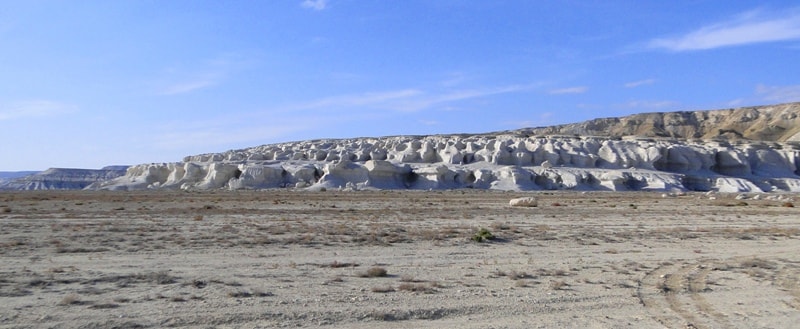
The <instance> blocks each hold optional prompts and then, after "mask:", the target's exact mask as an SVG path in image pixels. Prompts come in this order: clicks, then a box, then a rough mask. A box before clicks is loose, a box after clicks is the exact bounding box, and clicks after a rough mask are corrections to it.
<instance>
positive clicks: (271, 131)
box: [147, 115, 316, 155]
mask: <svg viewBox="0 0 800 329" xmlns="http://www.w3.org/2000/svg"><path fill="white" fill-rule="evenodd" d="M251 119H252V118H251V117H248V116H247V115H243V116H241V117H234V118H231V117H218V118H213V119H207V120H197V121H188V122H187V121H181V122H180V123H176V122H165V123H163V124H161V125H157V126H156V127H154V128H153V133H152V134H149V135H148V136H147V138H148V140H147V143H148V144H149V145H153V146H154V147H155V148H157V149H162V150H184V151H185V150H190V151H189V152H203V151H209V150H210V149H214V148H219V147H223V148H230V147H233V146H234V145H241V144H259V143H266V142H270V141H272V140H274V139H281V138H284V137H285V136H286V135H289V134H292V133H295V132H298V131H305V130H313V129H315V124H316V123H315V121H314V120H313V119H312V118H304V117H301V116H298V117H292V118H274V119H273V120H270V122H269V123H268V124H267V125H266V126H265V124H264V123H263V122H262V121H259V120H251ZM176 127H177V128H176ZM251 146H252V145H251ZM184 155H185V154H184Z"/></svg>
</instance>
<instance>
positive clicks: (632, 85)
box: [624, 79, 656, 88]
mask: <svg viewBox="0 0 800 329" xmlns="http://www.w3.org/2000/svg"><path fill="white" fill-rule="evenodd" d="M655 82H656V80H655V79H645V80H639V81H631V82H628V83H626V84H625V85H624V86H625V88H636V87H641V86H646V85H652V84H653V83H655Z"/></svg>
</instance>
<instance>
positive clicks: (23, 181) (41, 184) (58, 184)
mask: <svg viewBox="0 0 800 329" xmlns="http://www.w3.org/2000/svg"><path fill="white" fill-rule="evenodd" d="M126 170H127V166H110V167H105V168H103V169H69V168H50V169H47V170H45V171H42V172H37V173H34V174H31V175H27V176H23V177H18V178H14V179H10V180H8V181H5V182H3V183H0V190H79V189H83V188H86V187H87V186H89V185H91V184H92V183H96V182H101V181H107V180H110V179H114V178H117V177H120V176H123V175H125V172H126Z"/></svg>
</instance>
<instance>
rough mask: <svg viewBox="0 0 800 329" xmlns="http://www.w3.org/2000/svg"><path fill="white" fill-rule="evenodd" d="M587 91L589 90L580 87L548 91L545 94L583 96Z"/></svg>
mask: <svg viewBox="0 0 800 329" xmlns="http://www.w3.org/2000/svg"><path fill="white" fill-rule="evenodd" d="M588 90H589V88H587V87H583V86H581V87H570V88H561V89H554V90H551V91H548V92H547V93H548V94H551V95H565V94H583V93H585V92H586V91H588Z"/></svg>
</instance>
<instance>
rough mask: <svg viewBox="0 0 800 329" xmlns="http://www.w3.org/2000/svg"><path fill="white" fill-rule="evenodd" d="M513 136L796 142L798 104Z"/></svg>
mask: <svg viewBox="0 0 800 329" xmlns="http://www.w3.org/2000/svg"><path fill="white" fill-rule="evenodd" d="M516 132H517V133H521V134H526V135H580V136H606V137H619V136H642V137H668V138H678V139H706V140H709V139H717V140H758V141H775V142H786V141H795V142H800V103H788V104H779V105H770V106H759V107H744V108H737V109H726V110H713V111H691V112H688V111H687V112H667V113H642V114H634V115H630V116H626V117H621V118H604V119H595V120H590V121H586V122H581V123H573V124H566V125H559V126H552V127H543V128H530V129H521V130H518V131H516Z"/></svg>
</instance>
